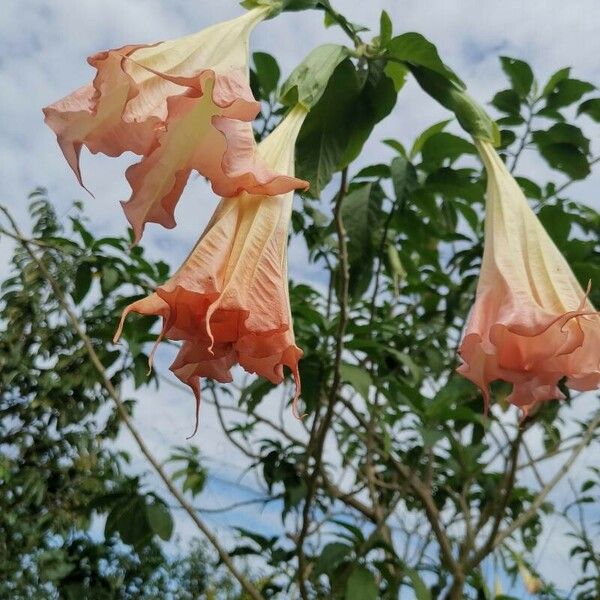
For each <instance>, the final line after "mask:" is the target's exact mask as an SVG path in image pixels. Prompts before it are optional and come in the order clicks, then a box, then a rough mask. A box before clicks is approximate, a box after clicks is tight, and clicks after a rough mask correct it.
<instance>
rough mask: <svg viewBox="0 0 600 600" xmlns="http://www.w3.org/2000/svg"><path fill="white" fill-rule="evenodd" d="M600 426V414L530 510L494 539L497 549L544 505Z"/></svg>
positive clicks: (593, 420) (599, 413)
mask: <svg viewBox="0 0 600 600" xmlns="http://www.w3.org/2000/svg"><path fill="white" fill-rule="evenodd" d="M599 426H600V412H598V414H597V415H596V416H595V417H594V419H592V421H591V422H590V424H589V425H588V426H587V429H586V430H585V433H584V434H583V437H582V438H581V441H580V442H579V444H577V446H575V448H574V449H573V452H571V455H570V456H569V458H568V459H567V460H566V461H565V462H564V463H563V464H562V466H561V467H560V469H559V470H558V471H557V472H556V474H555V475H554V477H552V479H550V481H549V482H548V483H547V484H546V485H545V486H544V487H543V488H542V490H541V491H540V492H539V494H538V495H537V496H536V497H535V499H534V500H533V502H532V503H531V505H530V506H529V509H528V510H526V511H525V512H523V513H521V514H520V515H519V517H517V518H516V519H515V520H514V521H513V522H512V523H511V524H510V525H509V526H508V527H507V528H506V529H505V530H504V531H501V532H500V533H498V535H497V536H496V538H495V539H494V543H493V546H494V548H497V547H498V546H499V545H500V544H501V543H502V542H503V541H504V540H505V539H506V538H507V537H508V536H509V535H511V534H512V533H513V532H515V531H516V530H517V529H519V528H520V527H523V525H525V523H527V521H529V519H531V518H532V517H533V516H534V515H535V514H536V513H537V511H538V509H539V508H540V506H541V505H542V504H543V502H544V500H545V499H546V497H547V496H548V494H549V493H550V492H551V491H552V490H553V489H554V487H555V486H556V484H557V483H558V482H559V481H560V480H561V479H562V478H563V477H564V476H565V475H566V474H567V473H568V471H569V469H570V468H571V466H572V465H573V464H574V463H575V461H576V460H577V458H578V457H579V455H580V454H581V452H583V450H584V449H585V447H586V446H587V445H588V444H589V443H590V442H591V441H592V439H593V437H594V432H595V431H596V429H597V428H598V427H599Z"/></svg>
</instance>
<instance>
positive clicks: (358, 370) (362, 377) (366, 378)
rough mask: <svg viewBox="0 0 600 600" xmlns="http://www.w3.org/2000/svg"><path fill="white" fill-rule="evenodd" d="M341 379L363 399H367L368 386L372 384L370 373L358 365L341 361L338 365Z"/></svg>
mask: <svg viewBox="0 0 600 600" xmlns="http://www.w3.org/2000/svg"><path fill="white" fill-rule="evenodd" d="M340 375H341V377H342V381H344V382H346V383H349V384H350V385H351V386H352V387H353V388H354V389H355V390H356V391H357V392H358V393H359V394H360V395H361V396H362V397H363V398H364V399H365V400H367V401H368V400H369V388H370V386H372V385H373V380H372V379H371V375H370V373H369V372H368V371H367V370H366V369H363V367H359V366H358V365H351V364H349V363H346V362H343V363H342V364H341V365H340Z"/></svg>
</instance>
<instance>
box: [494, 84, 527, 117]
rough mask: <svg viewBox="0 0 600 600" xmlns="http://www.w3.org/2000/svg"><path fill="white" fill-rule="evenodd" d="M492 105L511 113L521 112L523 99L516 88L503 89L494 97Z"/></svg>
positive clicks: (517, 113)
mask: <svg viewBox="0 0 600 600" xmlns="http://www.w3.org/2000/svg"><path fill="white" fill-rule="evenodd" d="M492 105H493V106H495V107H496V108H497V109H498V110H499V111H502V112H505V113H507V114H509V115H519V114H520V113H521V99H520V98H519V94H517V92H515V90H502V91H501V92H498V93H497V94H496V95H495V96H494V97H493V98H492Z"/></svg>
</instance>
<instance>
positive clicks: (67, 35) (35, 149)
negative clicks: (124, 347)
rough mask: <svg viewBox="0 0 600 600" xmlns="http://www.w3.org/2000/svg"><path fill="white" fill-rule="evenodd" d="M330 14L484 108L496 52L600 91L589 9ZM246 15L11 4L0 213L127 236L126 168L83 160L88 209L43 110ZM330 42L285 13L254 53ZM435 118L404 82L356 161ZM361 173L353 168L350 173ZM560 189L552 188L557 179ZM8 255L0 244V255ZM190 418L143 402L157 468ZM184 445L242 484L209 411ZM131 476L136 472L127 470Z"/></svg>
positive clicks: (222, 1) (483, 1) (372, 1)
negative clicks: (34, 201) (134, 58)
mask: <svg viewBox="0 0 600 600" xmlns="http://www.w3.org/2000/svg"><path fill="white" fill-rule="evenodd" d="M333 4H334V5H335V6H336V7H337V8H338V10H340V11H341V12H343V13H344V14H346V15H347V16H348V17H349V18H350V20H355V21H358V22H361V23H364V24H366V25H368V26H371V27H372V28H373V29H374V30H375V31H376V30H377V28H378V22H379V12H380V10H381V9H382V8H385V9H386V10H387V11H388V12H389V13H390V15H391V17H392V21H393V23H394V28H395V31H396V32H401V31H410V30H414V31H419V32H421V33H423V34H424V35H426V36H427V37H429V38H430V39H431V40H432V41H433V42H434V43H436V45H437V46H438V48H439V50H440V53H441V55H442V57H443V59H444V60H445V61H446V62H447V63H448V64H450V65H451V66H452V67H453V68H454V69H455V70H456V71H457V72H458V73H459V74H460V76H461V77H462V78H463V79H464V80H465V81H466V82H467V84H468V86H469V89H470V91H471V94H472V95H473V96H474V97H475V98H477V99H479V100H480V101H482V102H485V101H488V100H489V99H490V98H491V96H492V95H493V93H494V92H495V91H497V90H498V89H501V86H503V85H504V81H505V80H504V76H503V74H502V71H501V69H500V65H499V61H498V60H497V55H498V54H506V55H509V56H515V57H519V58H524V59H525V60H528V61H529V62H530V63H531V64H532V66H533V68H534V70H535V72H536V74H537V75H538V76H539V77H540V79H541V80H542V82H543V81H545V80H546V79H547V78H548V76H549V75H550V74H551V73H552V72H554V71H555V70H557V69H558V68H560V67H563V66H565V65H572V66H573V75H574V76H575V77H577V78H581V79H586V80H589V81H592V82H596V83H599V84H600V61H599V60H598V57H599V56H600V35H598V33H599V28H600V3H599V2H597V0H578V1H577V2H564V1H562V0H528V1H527V2H523V1H522V0H504V1H503V2H492V1H491V0H455V1H454V2H448V1H447V0H427V2H423V1H419V0H404V1H399V0H369V1H368V2H367V1H358V0H336V1H334V2H333ZM240 13H241V9H240V8H239V6H238V4H237V2H234V1H232V0H196V1H194V2H190V1H189V0H104V1H103V2H98V1H97V0H96V1H93V0H54V1H53V2H47V1H45V0H5V1H4V2H3V7H2V11H0V90H1V91H0V108H1V111H0V115H1V116H0V181H2V202H4V203H7V204H8V205H9V206H10V207H11V209H12V210H13V211H14V212H15V213H16V214H17V216H18V217H20V218H21V219H25V214H26V197H27V194H28V193H29V191H30V190H31V189H32V188H34V187H35V186H38V185H41V186H45V187H47V188H48V190H49V193H50V197H51V198H52V200H53V201H55V202H56V204H57V205H58V207H59V213H60V214H63V215H65V214H66V211H67V210H68V207H69V205H70V204H71V202H72V200H74V199H79V198H81V199H83V200H84V201H85V203H86V212H87V214H88V215H89V216H90V218H91V221H92V222H91V226H92V227H93V228H94V230H95V231H96V232H98V233H99V234H100V233H103V234H105V233H121V232H122V231H123V230H124V227H125V219H124V217H123V215H122V212H121V210H120V208H119V206H118V201H119V200H124V199H127V197H128V196H129V188H128V186H127V183H126V181H125V178H124V175H123V172H124V169H125V168H126V166H128V165H129V164H131V162H132V157H130V156H124V157H121V158H119V159H108V158H106V157H102V156H100V155H98V156H90V155H89V154H86V153H85V151H84V153H83V158H82V168H83V171H84V176H85V179H86V182H87V184H88V187H89V188H90V189H91V190H92V191H93V192H94V194H95V198H90V197H89V196H87V195H86V193H85V192H84V191H83V190H82V189H81V188H79V186H78V185H77V182H76V181H75V178H74V177H73V174H72V173H71V172H70V170H69V169H68V168H67V166H66V164H65V162H64V159H63V157H62V155H61V153H60V151H59V149H58V146H57V145H56V142H55V139H54V136H53V134H52V133H51V131H50V130H49V129H47V128H46V127H45V126H44V124H43V120H42V113H41V108H42V106H45V105H46V104H49V103H51V102H53V101H55V100H57V99H58V98H60V97H62V96H64V95H65V94H67V93H68V92H70V91H71V90H73V89H75V88H76V87H78V86H79V85H81V84H82V83H85V82H87V81H89V80H90V78H91V77H92V69H91V68H90V67H89V66H88V65H87V63H86V61H85V58H86V57H87V56H88V55H90V54H92V53H94V52H96V51H98V50H102V49H106V48H113V47H118V46H122V45H124V44H126V43H137V42H154V41H158V40H162V39H168V38H173V37H177V36H179V35H183V34H185V33H190V32H192V31H195V30H199V29H202V28H203V27H205V26H207V25H210V24H212V23H215V22H217V21H219V20H224V19H227V18H232V17H234V16H237V15H239V14H240ZM331 41H339V42H344V43H345V41H346V40H345V39H344V38H343V36H342V34H341V33H339V32H338V31H337V30H336V29H329V30H326V29H324V27H323V26H322V17H321V15H320V13H315V12H305V13H297V14H287V15H282V16H280V17H278V18H277V19H276V20H273V21H270V22H267V23H263V24H261V25H260V26H259V27H258V28H257V29H256V31H255V34H254V35H253V38H252V40H251V43H252V48H253V50H263V51H267V52H271V53H273V54H274V55H275V56H276V58H277V59H278V61H279V63H280V65H281V67H282V72H283V74H284V76H285V74H287V73H289V72H290V70H291V69H292V68H293V67H294V66H295V64H297V62H298V61H299V60H300V59H301V58H302V57H304V56H305V55H306V54H307V53H308V52H309V51H310V50H311V49H312V48H313V47H314V46H315V45H318V44H320V43H325V42H331ZM443 118H447V113H446V112H445V111H444V110H443V109H442V108H440V107H439V106H437V105H436V104H434V103H433V101H430V100H429V99H428V98H426V97H424V96H423V95H422V94H421V93H420V91H419V90H418V88H417V87H416V86H415V85H414V84H413V83H412V82H409V84H407V86H406V88H405V89H404V90H403V92H402V94H401V96H400V98H399V101H398V105H397V107H396V110H395V111H394V113H393V114H392V115H391V116H390V117H388V118H387V119H386V120H385V121H383V122H382V123H381V124H379V125H378V126H377V128H376V129H375V131H374V134H373V135H372V137H371V140H370V141H369V142H368V144H367V147H366V148H365V152H364V155H365V156H366V157H368V160H369V162H377V161H379V160H381V161H385V160H387V159H388V158H389V157H390V156H391V150H389V149H388V148H386V147H385V146H384V145H382V144H381V143H380V142H381V140H382V139H385V138H390V137H393V138H397V139H400V140H401V141H403V142H404V143H405V144H407V143H408V144H410V143H411V141H412V140H413V138H414V137H415V135H416V134H417V133H418V132H419V131H421V130H422V129H423V128H424V127H425V126H427V125H430V124H431V123H433V122H436V121H438V120H441V119H443ZM585 128H586V130H587V129H588V128H589V132H590V135H594V132H595V135H597V129H595V130H594V129H593V128H592V127H591V124H590V123H587V122H586V125H585ZM592 145H593V147H595V153H596V154H597V152H598V150H599V148H598V140H597V139H593V144H592ZM360 166H361V161H360V160H359V161H357V163H356V165H355V167H356V170H358V169H359V168H360ZM520 172H521V173H522V174H534V175H535V174H540V173H542V172H546V168H545V167H544V166H543V165H541V164H539V163H538V162H536V161H534V160H531V159H530V158H529V157H527V156H526V157H525V159H524V160H523V162H522V164H521V168H520ZM556 180H557V181H559V182H560V176H559V175H557V176H556ZM571 189H572V193H573V196H574V197H576V198H577V199H579V200H581V201H583V202H586V203H588V204H590V205H592V206H595V207H596V208H600V199H599V194H598V190H599V189H600V176H599V175H598V174H596V175H595V176H593V177H591V178H590V179H589V180H588V181H586V182H585V183H583V184H577V185H574V186H573V187H572V188H571ZM216 202H217V198H215V197H214V195H213V194H212V193H211V192H210V190H209V189H208V187H207V186H206V185H205V184H204V183H203V182H202V181H201V180H200V179H199V178H196V179H195V180H194V181H193V182H192V183H191V184H190V185H188V188H187V189H186V192H185V193H184V196H183V199H182V201H181V202H180V204H179V206H178V209H177V213H176V214H177V216H178V221H179V226H178V227H177V229H175V230H173V231H169V232H166V231H165V230H161V229H160V228H158V227H157V226H154V227H152V226H151V227H149V228H148V231H147V233H146V234H145V237H144V239H143V241H142V243H143V245H144V247H145V248H146V249H147V251H148V252H149V254H150V255H151V256H152V257H154V258H162V259H163V260H167V262H169V263H170V264H171V265H172V266H173V267H176V266H177V265H178V263H179V261H180V260H181V259H182V258H183V257H184V256H185V255H186V254H187V252H188V250H189V248H190V247H191V246H192V245H193V243H194V241H195V240H196V238H197V236H198V234H199V232H200V230H201V229H202V228H203V226H204V224H205V223H206V221H207V219H208V216H209V214H210V213H211V212H212V209H213V208H214V206H215V205H216ZM8 251H9V246H8V244H7V242H6V241H0V257H2V256H6V253H7V252H8ZM5 272H6V264H5V261H2V260H0V277H1V276H2V275H3V274H5ZM290 275H291V277H292V278H294V279H295V280H307V281H311V282H314V281H315V280H317V279H318V272H316V270H315V269H314V268H312V267H310V266H308V264H307V261H306V259H305V252H304V249H303V247H302V244H301V243H300V242H299V241H298V240H295V241H293V242H292V249H291V252H290ZM167 354H168V352H166V351H164V352H161V353H160V355H159V360H158V362H157V368H158V369H159V370H162V371H164V370H166V366H167V365H168V358H169V357H168V356H167ZM268 402H269V406H268V410H270V411H271V410H272V411H278V406H279V402H280V398H279V396H277V397H273V398H270V399H269V400H268ZM191 407H192V401H191V399H190V398H189V397H188V396H187V395H185V394H184V393H182V392H180V391H178V390H176V389H172V388H169V387H166V386H163V388H162V389H161V390H160V392H159V393H157V394H153V393H147V394H145V395H144V398H143V401H142V402H140V404H139V406H138V409H137V413H136V421H137V422H138V425H139V426H140V428H141V429H142V431H143V432H144V434H145V435H146V436H147V438H148V440H149V441H150V442H151V444H152V445H153V447H154V448H155V449H156V451H157V453H158V454H159V455H161V456H164V454H165V453H166V452H167V451H168V448H169V447H170V446H173V445H178V444H183V443H187V442H185V437H186V436H187V435H188V434H189V431H190V429H191V411H192V408H191ZM291 426H292V428H293V427H294V424H293V423H292V425H291ZM120 443H121V444H122V445H123V446H124V447H126V448H131V449H132V453H133V454H134V455H135V452H134V450H133V447H132V446H131V442H130V440H128V439H126V438H125V437H124V438H123V439H122V440H120ZM191 443H194V444H198V445H199V447H200V448H201V450H202V451H203V452H204V453H205V455H206V456H208V457H209V458H210V459H211V461H210V466H211V468H212V469H213V470H214V472H216V473H217V472H218V473H220V474H221V475H222V477H223V478H225V479H226V480H229V481H234V482H235V481H237V480H238V478H239V477H240V473H241V469H242V468H244V467H245V466H246V465H247V459H245V458H243V456H242V455H241V454H239V453H237V452H236V451H235V450H232V449H231V447H230V446H229V445H228V444H227V443H226V441H225V440H224V439H223V435H222V433H221V430H220V426H219V424H218V422H217V420H216V417H215V414H214V412H213V411H212V410H211V408H210V407H209V406H205V407H204V408H203V412H202V423H201V430H200V432H199V433H198V434H197V436H196V437H195V438H194V439H193V440H192V441H191ZM223 457H227V460H224V459H223ZM132 468H134V469H143V468H144V467H143V465H142V464H141V463H140V462H138V461H134V463H133V467H132ZM243 481H247V485H248V486H250V487H251V488H253V489H257V482H256V481H254V480H252V479H251V478H248V476H246V478H245V479H244V480H243ZM248 493H249V492H248V491H247V490H245V491H244V490H240V489H239V488H238V487H236V486H231V485H229V484H227V483H225V482H223V481H222V480H216V479H215V480H214V481H211V484H210V486H209V488H208V490H207V492H206V493H205V494H204V496H203V497H202V501H201V502H199V504H202V505H205V506H216V505H219V504H220V503H223V504H227V503H230V502H232V501H235V500H236V499H239V498H240V497H242V498H246V497H247V494H248ZM259 493H260V491H259ZM564 495H565V492H564V490H562V491H561V490H559V492H558V494H557V499H558V503H559V504H560V501H561V500H562V497H563V496H564ZM276 512H277V511H271V512H270V511H264V512H259V511H258V510H257V509H252V508H248V509H245V510H244V511H243V512H242V513H240V514H239V515H237V516H236V517H211V518H210V520H211V522H213V523H214V524H215V525H225V524H230V523H231V522H232V520H231V519H232V518H233V519H234V520H235V519H242V520H245V521H247V525H253V524H260V525H261V526H262V527H264V528H266V529H267V530H269V531H271V530H276V528H277V527H278V523H277V518H276V517H277V515H276ZM235 522H236V524H239V523H238V521H235ZM273 528H275V529H273ZM178 532H179V533H180V534H181V535H182V536H183V537H184V538H185V537H186V536H189V535H191V534H192V533H193V532H192V531H191V530H189V529H188V524H187V522H185V521H184V520H183V519H181V520H179V519H178ZM563 540H564V538H562V532H561V531H560V526H558V525H556V526H555V527H554V529H553V531H552V539H551V540H550V542H549V543H548V544H547V548H546V552H545V554H544V557H543V559H542V560H543V561H549V562H548V566H549V565H550V564H554V565H560V566H559V567H557V566H555V567H554V572H555V573H557V577H558V578H559V579H561V582H562V583H565V584H566V583H568V581H569V579H570V578H572V573H571V571H570V568H568V567H567V566H566V563H565V561H566V559H565V557H564V554H563V553H562V551H561V544H562V545H563V546H564V541H563Z"/></svg>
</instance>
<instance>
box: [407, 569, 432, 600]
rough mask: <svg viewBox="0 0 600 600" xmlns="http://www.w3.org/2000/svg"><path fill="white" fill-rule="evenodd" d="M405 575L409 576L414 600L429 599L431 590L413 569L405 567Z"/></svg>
mask: <svg viewBox="0 0 600 600" xmlns="http://www.w3.org/2000/svg"><path fill="white" fill-rule="evenodd" d="M406 575H407V576H408V577H409V579H410V581H411V583H412V588H413V592H414V593H415V599H416V600H431V592H430V591H429V588H428V587H427V586H426V585H425V582H424V581H423V580H422V579H421V576H420V575H419V573H418V572H417V571H415V570H414V569H406Z"/></svg>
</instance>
